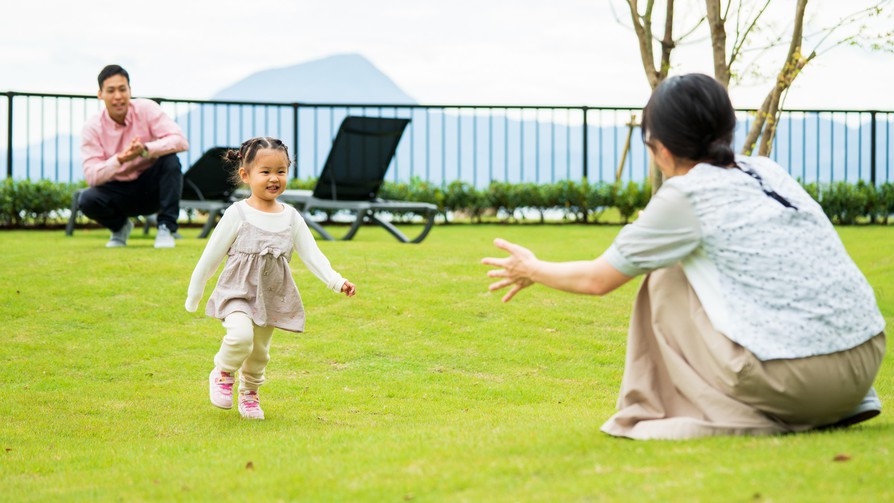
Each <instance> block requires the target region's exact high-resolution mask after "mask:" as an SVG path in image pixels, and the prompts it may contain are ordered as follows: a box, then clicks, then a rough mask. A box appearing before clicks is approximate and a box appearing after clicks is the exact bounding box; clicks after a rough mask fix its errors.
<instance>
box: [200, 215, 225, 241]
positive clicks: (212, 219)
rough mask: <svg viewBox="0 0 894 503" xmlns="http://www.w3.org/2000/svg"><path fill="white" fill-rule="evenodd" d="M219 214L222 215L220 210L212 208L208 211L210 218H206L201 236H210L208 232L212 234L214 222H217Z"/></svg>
mask: <svg viewBox="0 0 894 503" xmlns="http://www.w3.org/2000/svg"><path fill="white" fill-rule="evenodd" d="M218 216H220V210H212V211H209V212H208V220H206V221H205V225H203V226H202V232H200V233H199V238H201V239H204V238H207V237H208V234H211V229H213V228H214V224H216V223H217V217H218Z"/></svg>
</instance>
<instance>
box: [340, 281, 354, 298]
mask: <svg viewBox="0 0 894 503" xmlns="http://www.w3.org/2000/svg"><path fill="white" fill-rule="evenodd" d="M341 293H343V294H345V295H347V296H348V297H353V296H354V294H355V293H357V287H356V286H354V283H351V282H350V281H345V284H344V285H342V286H341Z"/></svg>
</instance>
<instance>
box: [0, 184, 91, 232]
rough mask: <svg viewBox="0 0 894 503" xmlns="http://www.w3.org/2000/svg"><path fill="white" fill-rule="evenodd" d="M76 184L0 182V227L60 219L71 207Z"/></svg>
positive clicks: (44, 222) (77, 185)
mask: <svg viewBox="0 0 894 503" xmlns="http://www.w3.org/2000/svg"><path fill="white" fill-rule="evenodd" d="M81 186H82V185H79V184H70V183H55V182H51V181H49V180H39V181H36V182H32V181H30V180H13V179H11V178H7V179H5V180H3V182H2V183H0V226H4V227H24V226H25V225H46V224H47V223H49V222H51V221H56V220H59V219H60V218H64V217H63V216H62V214H61V213H62V212H63V211H67V210H68V209H69V208H71V197H72V193H73V192H74V191H75V189H77V188H79V187H81Z"/></svg>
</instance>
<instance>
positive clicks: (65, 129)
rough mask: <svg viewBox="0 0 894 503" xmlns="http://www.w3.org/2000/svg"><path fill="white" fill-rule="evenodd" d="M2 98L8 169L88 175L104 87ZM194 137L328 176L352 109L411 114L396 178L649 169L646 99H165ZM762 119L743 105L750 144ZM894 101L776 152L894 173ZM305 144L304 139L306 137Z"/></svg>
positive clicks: (806, 132) (198, 146) (802, 124)
mask: <svg viewBox="0 0 894 503" xmlns="http://www.w3.org/2000/svg"><path fill="white" fill-rule="evenodd" d="M4 94H5V98H6V99H5V100H3V99H0V102H2V103H0V179H2V178H10V177H11V178H15V179H24V178H28V179H32V180H36V179H49V180H52V181H59V182H68V181H79V180H81V179H82V178H83V175H82V171H81V155H80V132H81V128H82V126H83V124H84V122H85V121H86V120H87V118H89V117H90V116H91V115H93V114H95V113H97V112H99V111H100V110H102V108H103V104H102V102H101V101H100V100H98V99H97V98H96V97H95V96H89V95H63V94H41V93H16V92H7V93H4ZM154 99H155V100H156V101H158V102H159V103H160V104H161V106H162V108H163V109H164V110H165V111H166V113H167V114H168V115H170V116H171V117H173V118H175V119H176V121H177V122H178V123H179V124H180V126H181V128H182V129H183V131H184V133H185V134H186V136H187V138H188V140H189V142H190V150H189V151H188V152H184V153H182V154H180V155H181V160H182V162H183V164H184V167H188V166H189V165H190V164H191V163H192V162H193V161H195V160H197V159H198V158H199V156H200V155H201V153H202V152H204V151H205V150H207V149H209V148H211V147H214V146H237V145H239V144H241V143H242V142H243V141H244V140H245V139H247V138H250V137H253V136H261V135H264V136H275V137H279V138H281V139H283V141H285V142H286V143H287V144H288V145H289V147H290V150H291V152H292V153H293V155H294V159H293V160H294V164H293V168H292V170H293V171H292V175H293V176H294V177H297V178H307V177H313V176H316V175H317V174H318V173H319V170H320V169H321V168H322V165H323V163H324V162H325V159H326V156H327V154H328V152H329V148H330V146H331V144H332V140H333V138H334V136H335V133H336V131H337V130H338V126H339V124H340V123H341V121H342V119H343V118H344V117H345V116H348V115H361V116H375V117H402V118H408V119H410V125H409V127H408V128H407V131H406V132H405V133H404V137H403V139H402V140H401V142H400V145H399V147H398V150H397V153H396V155H395V158H394V160H393V163H392V166H391V167H390V169H389V172H388V173H389V174H388V179H389V180H394V181H408V180H410V179H411V178H413V177H418V178H421V179H423V180H425V181H429V182H433V183H435V184H439V185H442V184H447V183H450V182H452V181H454V180H462V181H466V182H469V183H471V184H474V185H475V186H478V187H483V186H485V185H487V184H488V183H490V182H491V181H494V180H496V181H508V182H535V183H552V182H555V181H559V180H566V179H570V180H580V179H582V178H584V177H586V178H587V179H589V180H590V181H597V180H598V181H615V180H616V179H620V180H622V181H628V180H632V181H641V180H643V179H644V178H645V177H646V176H647V174H648V157H647V152H646V149H645V146H644V145H643V143H642V140H641V135H640V130H639V127H638V125H637V124H638V118H639V115H640V112H641V110H640V109H639V108H625V107H586V106H575V107H567V106H496V105H494V106H457V105H370V104H310V103H267V102H242V101H197V100H179V99H166V98H165V99H161V98H154ZM752 121H753V111H750V110H741V111H739V125H738V128H737V131H736V135H735V140H734V142H735V145H736V148H737V150H738V148H739V147H740V146H741V144H742V143H743V141H744V138H745V134H746V132H747V130H748V129H749V127H750V126H751V123H752ZM892 121H894V112H892V111H873V110H791V111H786V112H785V113H784V114H783V115H782V119H781V121H780V123H779V125H778V133H777V136H776V139H775V142H774V147H773V153H772V157H773V158H774V159H775V160H776V161H777V162H778V163H779V164H781V165H782V166H784V167H786V168H787V169H788V170H789V172H790V173H791V174H792V175H793V176H795V177H797V178H799V179H801V180H802V181H804V182H817V181H818V182H834V181H848V182H856V181H857V180H864V181H866V182H870V183H875V184H879V183H884V182H890V181H892V178H891V164H892V160H894V159H892V156H894V153H892V151H891V150H892V149H891V144H892V139H894V137H892V134H894V133H892V127H891V126H892ZM296 146H297V148H296Z"/></svg>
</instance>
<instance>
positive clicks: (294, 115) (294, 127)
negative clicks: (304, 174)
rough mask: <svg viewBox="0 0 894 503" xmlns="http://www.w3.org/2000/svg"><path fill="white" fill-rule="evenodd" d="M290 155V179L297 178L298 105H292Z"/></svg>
mask: <svg viewBox="0 0 894 503" xmlns="http://www.w3.org/2000/svg"><path fill="white" fill-rule="evenodd" d="M292 155H294V156H295V160H294V161H293V165H294V168H292V173H293V175H292V177H293V178H298V103H292Z"/></svg>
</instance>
